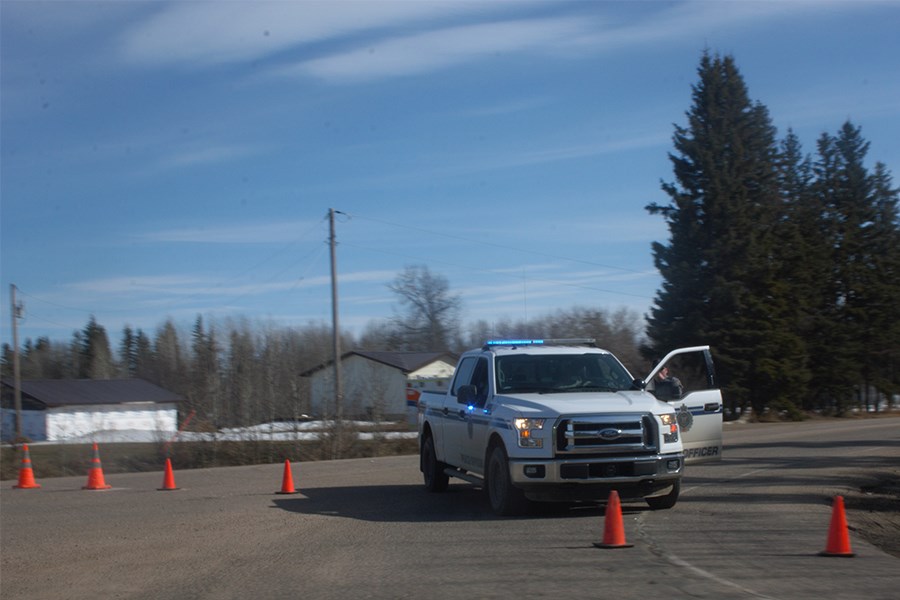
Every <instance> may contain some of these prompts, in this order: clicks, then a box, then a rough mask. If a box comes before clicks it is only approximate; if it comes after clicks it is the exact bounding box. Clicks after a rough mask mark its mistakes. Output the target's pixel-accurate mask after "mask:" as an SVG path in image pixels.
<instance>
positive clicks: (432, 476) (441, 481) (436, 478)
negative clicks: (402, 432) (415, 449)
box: [420, 435, 450, 493]
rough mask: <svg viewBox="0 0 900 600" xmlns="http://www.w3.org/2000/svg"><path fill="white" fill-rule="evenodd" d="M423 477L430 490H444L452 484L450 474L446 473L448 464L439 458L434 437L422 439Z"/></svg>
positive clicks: (421, 459)
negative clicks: (435, 449)
mask: <svg viewBox="0 0 900 600" xmlns="http://www.w3.org/2000/svg"><path fill="white" fill-rule="evenodd" d="M420 461H421V465H422V477H423V478H424V480H425V489H426V490H428V491H429V492H435V493H436V492H444V491H446V490H447V486H448V485H449V484H450V476H449V475H447V474H446V473H444V469H446V468H447V465H445V464H444V463H442V462H440V461H439V460H438V459H437V453H436V452H435V451H434V438H433V437H431V436H430V435H429V436H426V437H425V439H424V440H423V441H422V454H421V458H420Z"/></svg>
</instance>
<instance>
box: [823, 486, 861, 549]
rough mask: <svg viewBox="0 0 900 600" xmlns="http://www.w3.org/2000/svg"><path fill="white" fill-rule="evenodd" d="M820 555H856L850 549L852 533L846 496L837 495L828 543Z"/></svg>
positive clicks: (832, 512) (832, 510)
mask: <svg viewBox="0 0 900 600" xmlns="http://www.w3.org/2000/svg"><path fill="white" fill-rule="evenodd" d="M819 556H843V557H846V558H850V557H852V556H856V555H855V554H854V553H853V552H852V551H851V550H850V534H849V532H848V531H847V516H846V515H845V514H844V497H843V496H835V497H834V505H833V508H832V509H831V526H830V527H829V529H828V543H827V544H826V545H825V550H823V551H822V552H819Z"/></svg>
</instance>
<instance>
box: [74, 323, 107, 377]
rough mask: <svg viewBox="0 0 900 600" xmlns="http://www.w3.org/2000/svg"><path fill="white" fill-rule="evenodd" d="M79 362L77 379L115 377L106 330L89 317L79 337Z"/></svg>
mask: <svg viewBox="0 0 900 600" xmlns="http://www.w3.org/2000/svg"><path fill="white" fill-rule="evenodd" d="M80 342H81V347H80V353H81V359H82V360H81V362H80V370H79V377H81V378H84V379H111V378H112V377H114V376H115V372H116V365H115V362H114V361H113V356H112V351H111V350H110V346H109V338H108V337H107V335H106V329H104V328H103V326H102V325H100V324H99V323H97V320H96V319H95V318H94V316H93V315H91V318H90V320H89V321H88V324H87V325H86V326H85V328H84V330H83V331H82V336H81V340H80Z"/></svg>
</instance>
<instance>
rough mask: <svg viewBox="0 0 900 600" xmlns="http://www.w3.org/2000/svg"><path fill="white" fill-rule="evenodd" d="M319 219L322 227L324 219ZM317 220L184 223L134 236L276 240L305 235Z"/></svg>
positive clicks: (209, 240)
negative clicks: (225, 223)
mask: <svg viewBox="0 0 900 600" xmlns="http://www.w3.org/2000/svg"><path fill="white" fill-rule="evenodd" d="M321 223H322V226H323V227H324V221H322V222H321ZM319 224H320V222H318V221H279V222H274V223H256V224H242V225H228V226H218V227H215V226H214V227H186V228H181V229H164V230H160V231H152V232H149V233H144V234H141V235H140V236H138V237H139V239H141V240H143V241H147V242H177V243H197V244H273V243H275V244H277V243H285V242H293V241H297V240H298V239H301V238H305V237H306V233H308V232H309V230H310V229H315V228H317V227H318V225H319Z"/></svg>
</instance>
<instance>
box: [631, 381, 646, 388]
mask: <svg viewBox="0 0 900 600" xmlns="http://www.w3.org/2000/svg"><path fill="white" fill-rule="evenodd" d="M631 386H632V389H635V390H642V389H644V388H645V387H647V382H646V381H644V380H643V379H635V380H634V381H632V382H631Z"/></svg>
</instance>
